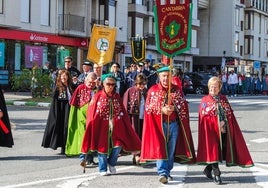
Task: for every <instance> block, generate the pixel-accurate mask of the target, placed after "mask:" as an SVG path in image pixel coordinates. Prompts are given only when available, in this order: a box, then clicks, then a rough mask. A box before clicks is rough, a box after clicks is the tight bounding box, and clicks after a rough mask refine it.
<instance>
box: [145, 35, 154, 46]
mask: <svg viewBox="0 0 268 188" xmlns="http://www.w3.org/2000/svg"><path fill="white" fill-rule="evenodd" d="M145 39H146V43H147V45H153V46H155V34H152V33H147V34H146V35H145Z"/></svg>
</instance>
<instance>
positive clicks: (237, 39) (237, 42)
mask: <svg viewBox="0 0 268 188" xmlns="http://www.w3.org/2000/svg"><path fill="white" fill-rule="evenodd" d="M235 52H239V33H238V32H235Z"/></svg>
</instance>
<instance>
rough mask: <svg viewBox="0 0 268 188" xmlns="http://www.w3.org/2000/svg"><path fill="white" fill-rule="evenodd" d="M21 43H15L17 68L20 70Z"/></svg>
mask: <svg viewBox="0 0 268 188" xmlns="http://www.w3.org/2000/svg"><path fill="white" fill-rule="evenodd" d="M20 59H21V44H20V43H16V44H15V70H20Z"/></svg>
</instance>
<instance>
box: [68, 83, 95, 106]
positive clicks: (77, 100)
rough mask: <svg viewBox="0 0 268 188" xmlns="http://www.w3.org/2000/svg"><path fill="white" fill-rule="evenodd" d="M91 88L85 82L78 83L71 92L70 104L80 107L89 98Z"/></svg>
mask: <svg viewBox="0 0 268 188" xmlns="http://www.w3.org/2000/svg"><path fill="white" fill-rule="evenodd" d="M91 91H92V90H91V89H90V88H88V87H87V86H86V84H81V85H79V86H78V87H77V88H76V89H75V91H74V93H73V94H72V97H71V100H70V105H72V106H75V107H82V106H84V105H85V104H87V103H88V102H89V101H90V99H91Z"/></svg>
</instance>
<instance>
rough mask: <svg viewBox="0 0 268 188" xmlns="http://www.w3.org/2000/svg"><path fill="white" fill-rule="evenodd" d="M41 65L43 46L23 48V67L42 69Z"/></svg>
mask: <svg viewBox="0 0 268 188" xmlns="http://www.w3.org/2000/svg"><path fill="white" fill-rule="evenodd" d="M42 65H43V46H25V67H26V68H32V67H33V66H38V67H42Z"/></svg>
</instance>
